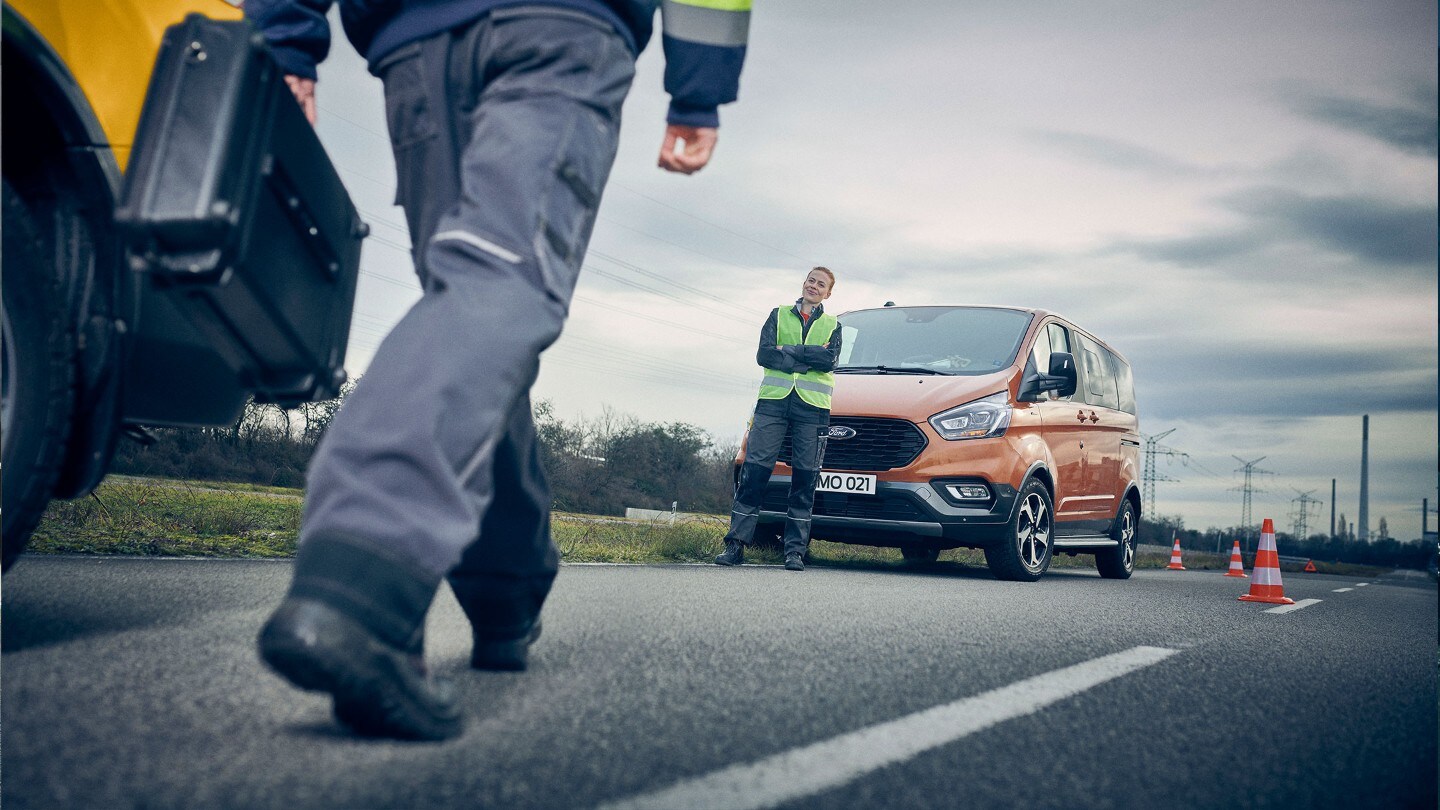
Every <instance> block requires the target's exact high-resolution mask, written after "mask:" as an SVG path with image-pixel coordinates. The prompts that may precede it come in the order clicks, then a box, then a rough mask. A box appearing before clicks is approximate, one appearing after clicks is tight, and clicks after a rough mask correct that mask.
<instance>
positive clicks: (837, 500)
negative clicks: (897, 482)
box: [760, 487, 928, 520]
mask: <svg viewBox="0 0 1440 810" xmlns="http://www.w3.org/2000/svg"><path fill="white" fill-rule="evenodd" d="M787 494H788V493H787V492H786V490H785V489H783V488H780V487H771V488H769V489H767V490H766V492H765V500H764V502H763V503H762V504H761V506H760V508H761V509H764V510H765V511H767V512H780V513H781V514H784V512H785V510H786V503H785V501H786V496H787ZM811 514H813V515H821V516H825V517H850V518H871V519H875V520H927V519H928V518H926V516H925V514H924V513H922V512H921V511H920V510H919V508H917V507H916V506H915V504H914V503H913V502H911V500H910V499H909V498H907V497H905V496H893V495H892V496H886V495H847V494H846V493H843V492H817V493H815V508H814V509H812V510H811Z"/></svg>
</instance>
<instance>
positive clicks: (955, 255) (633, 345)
mask: <svg viewBox="0 0 1440 810" xmlns="http://www.w3.org/2000/svg"><path fill="white" fill-rule="evenodd" d="M1436 26H1437V21H1436V4H1435V3H1434V2H1431V1H1430V0H1425V1H1423V2H1414V1H1406V2H1398V1H1393V0H1374V1H1373V2H1353V0H1343V1H1340V0H1295V1H1293V2H1279V3H1253V2H1205V3H1195V2H1166V1H1163V0H1144V1H1143V2H1142V1H1140V0H1135V1H1134V2H1118V1H1117V2H1103V1H1092V2H1085V3H1080V2H1023V1H1022V2H1014V0H1005V2H998V1H997V2H988V1H986V0H980V1H979V2H967V3H951V2H911V3H906V2H891V3H873V2H867V3H862V2H851V1H850V0H844V1H843V2H842V1H840V0H827V2H814V1H813V0H812V1H811V2H797V0H787V2H767V0H757V2H756V7H755V10H754V13H753V17H752V23H751V38H750V43H751V44H750V49H749V56H748V59H747V63H746V69H745V74H744V76H743V77H742V80H741V91H740V100H739V102H737V103H736V104H733V105H730V106H727V107H724V108H722V110H721V135H720V142H719V147H718V149H717V152H716V155H715V159H714V161H713V162H712V164H711V165H710V166H709V167H708V168H706V169H705V170H704V171H703V172H701V173H700V174H698V175H695V176H692V177H688V178H687V177H681V176H678V175H670V174H666V173H664V172H661V171H660V170H659V169H656V168H655V167H654V162H655V155H656V152H657V150H658V146H659V141H660V137H661V134H662V131H663V120H664V112H665V106H666V103H667V99H666V96H665V95H664V92H663V90H662V88H661V73H662V70H663V56H662V54H661V52H660V48H659V44H658V41H657V42H655V43H653V44H652V47H651V48H650V49H649V51H647V52H646V53H645V54H644V55H643V56H642V57H641V59H640V63H639V66H638V72H637V76H636V81H635V86H634V89H633V91H632V92H631V96H630V99H629V101H628V102H627V103H626V106H625V113H624V114H625V129H624V132H623V135H622V139H621V144H620V154H619V158H618V160H617V161H616V166H615V169H614V173H613V174H612V177H611V182H610V187H609V189H608V191H607V192H606V195H605V199H604V203H603V204H602V206H601V209H600V218H599V222H598V224H597V226H596V229H595V235H594V238H593V240H592V242H591V251H590V255H589V257H588V258H587V261H586V268H587V269H586V272H585V273H583V274H582V278H581V281H580V286H579V289H578V291H577V297H576V301H575V304H574V306H573V308H572V311H571V319H570V323H569V326H568V327H567V331H566V334H565V336H564V337H562V338H561V340H560V342H559V343H558V344H557V345H556V346H555V347H554V348H552V349H551V350H550V351H549V352H547V353H546V355H545V356H544V359H543V362H542V370H541V374H540V379H539V382H538V383H537V385H536V390H535V396H536V398H537V399H549V400H551V401H552V402H553V403H554V406H555V409H556V411H557V413H558V414H559V415H560V416H562V417H564V418H566V419H578V418H582V417H594V416H597V415H598V414H599V413H600V411H601V409H602V407H604V406H609V407H610V408H613V409H614V410H616V411H618V412H621V413H625V414H631V415H633V416H635V417H637V418H639V419H641V420H643V421H663V422H669V421H683V422H689V423H693V424H697V425H700V426H701V427H703V428H705V429H706V430H708V431H709V432H710V433H711V435H712V436H713V437H714V438H715V439H716V440H717V441H719V442H733V441H735V440H737V439H738V437H739V434H740V432H741V429H742V426H743V424H744V421H745V419H746V418H747V416H748V414H749V410H750V409H751V407H752V406H753V403H754V396H755V389H756V387H757V385H758V382H759V377H760V370H759V368H758V367H757V366H755V364H754V347H755V342H756V339H757V337H758V331H759V327H760V324H761V322H762V321H763V319H764V318H765V315H766V314H767V313H768V311H769V309H770V308H771V307H774V306H775V305H777V304H779V303H782V302H786V301H793V300H794V299H795V298H796V297H797V296H798V294H799V286H800V282H801V280H802V279H803V277H804V275H805V272H806V271H807V270H808V269H809V268H810V267H811V266H812V265H815V264H824V265H826V266H829V267H831V268H833V269H834V270H835V271H836V273H837V275H838V280H837V284H836V291H835V294H834V297H833V298H832V299H831V300H830V302H828V304H827V307H828V308H829V310H830V311H832V312H835V313H837V314H838V313H843V312H844V311H845V310H848V309H856V308H861V307H868V306H876V305H879V304H882V303H884V302H885V301H886V300H893V301H896V302H898V303H902V304H920V303H974V304H1009V305H1017V306H1034V307H1042V308H1046V309H1051V310H1055V311H1058V312H1060V313H1063V314H1065V315H1066V316H1067V317H1069V318H1071V319H1072V320H1074V321H1075V322H1077V323H1079V324H1080V325H1081V326H1083V327H1085V328H1086V329H1088V330H1090V331H1092V332H1094V333H1096V334H1098V335H1100V336H1101V337H1102V338H1104V339H1106V340H1107V341H1109V342H1110V343H1111V344H1112V345H1114V346H1115V347H1116V348H1117V349H1118V350H1119V351H1120V352H1121V353H1123V354H1125V355H1126V356H1127V357H1128V358H1129V359H1130V361H1131V363H1132V365H1133V366H1134V368H1135V379H1136V388H1137V394H1138V399H1139V404H1140V417H1141V423H1140V424H1141V430H1142V432H1144V433H1146V434H1148V435H1155V434H1158V433H1161V432H1163V431H1166V430H1170V429H1172V428H1173V429H1174V432H1173V433H1171V434H1170V435H1169V436H1167V437H1166V438H1165V439H1164V440H1163V441H1162V445H1163V446H1165V447H1168V448H1172V449H1174V450H1175V451H1177V452H1179V453H1185V454H1187V456H1186V457H1184V458H1183V459H1182V458H1181V457H1179V456H1162V457H1160V458H1159V459H1158V460H1157V468H1158V470H1159V471H1160V472H1161V473H1163V474H1165V475H1168V476H1170V477H1172V478H1176V479H1179V481H1178V482H1174V483H1161V484H1158V485H1157V493H1158V504H1157V511H1158V512H1159V513H1160V514H1167V515H1180V516H1182V517H1183V518H1184V520H1185V524H1186V526H1187V527H1190V528H1198V529H1204V528H1207V527H1210V526H1216V527H1228V526H1231V525H1235V524H1238V523H1239V521H1240V508H1241V506H1240V504H1241V496H1240V493H1239V492H1238V491H1234V488H1236V487H1238V486H1239V484H1240V483H1241V477H1240V476H1239V475H1238V474H1237V473H1235V472H1234V470H1235V469H1236V468H1237V467H1239V466H1240V464H1239V463H1238V462H1237V461H1236V458H1235V457H1237V456H1238V457H1239V458H1242V459H1245V460H1251V459H1256V458H1260V457H1262V456H1263V457H1264V460H1263V461H1261V462H1260V464H1259V465H1258V466H1259V467H1260V468H1262V469H1264V470H1267V471H1270V472H1271V473H1273V474H1271V475H1262V476H1259V477H1257V479H1256V484H1257V487H1260V488H1263V490H1264V491H1261V492H1256V493H1255V495H1254V501H1253V503H1254V506H1253V511H1254V516H1255V518H1256V520H1257V521H1258V520H1259V519H1260V518H1264V517H1271V518H1274V519H1275V520H1276V523H1277V525H1278V526H1279V527H1280V528H1282V530H1288V529H1289V527H1290V525H1291V523H1292V521H1293V517H1294V513H1295V511H1296V509H1297V503H1295V501H1294V499H1296V498H1297V497H1298V496H1299V493H1300V492H1306V491H1311V490H1313V493H1312V496H1311V497H1314V498H1318V499H1320V500H1321V501H1323V502H1324V503H1323V505H1321V506H1320V507H1319V508H1318V509H1315V508H1314V507H1312V509H1314V511H1312V514H1311V519H1310V526H1311V528H1312V531H1313V530H1315V528H1316V527H1319V528H1320V530H1322V531H1323V530H1327V529H1328V527H1329V521H1330V506H1331V505H1330V482H1331V479H1332V478H1334V479H1337V487H1338V497H1337V499H1336V500H1337V504H1336V506H1337V511H1339V512H1341V513H1344V515H1345V516H1346V517H1347V518H1348V520H1350V521H1355V520H1356V519H1357V517H1358V514H1357V513H1358V511H1359V477H1360V450H1361V440H1360V427H1361V415H1362V414H1367V413H1368V414H1370V430H1371V438H1370V510H1369V521H1370V526H1369V528H1370V530H1371V531H1372V532H1373V531H1375V530H1376V529H1377V528H1378V524H1379V520H1380V518H1382V517H1384V518H1386V519H1387V521H1388V524H1389V527H1390V530H1391V533H1392V534H1393V535H1395V536H1397V537H1399V538H1401V539H1411V538H1414V537H1418V536H1419V533H1420V524H1421V520H1420V504H1421V499H1423V498H1429V499H1430V508H1431V510H1432V512H1433V510H1435V508H1436V505H1437V490H1436V484H1437V458H1436V445H1437V435H1436V423H1437V374H1436V367H1437V349H1436V332H1437V304H1436V302H1437V289H1436V275H1437V273H1436V269H1437V268H1436V254H1437V249H1436V246H1437V227H1436V217H1437V210H1436V199H1437V188H1436V178H1437V163H1436V129H1437V124H1436V122H1437V109H1436V93H1437V77H1436V60H1437V45H1436ZM336 28H337V31H338V26H336ZM320 75H321V82H320V89H319V99H320V112H321V123H320V134H321V137H322V139H323V140H324V142H325V143H326V145H327V147H328V148H329V150H330V152H331V156H332V158H333V159H334V160H335V162H336V164H337V165H338V166H339V168H340V170H341V173H342V176H343V177H344V178H345V181H346V184H347V186H348V187H349V188H350V191H351V194H352V196H353V197H354V198H355V200H356V202H357V204H358V205H359V206H360V208H361V210H362V212H363V214H364V216H365V218H366V219H367V221H369V222H370V223H371V225H372V228H373V232H374V234H375V238H372V239H370V240H368V242H367V244H366V248H365V254H364V258H363V262H362V264H363V267H364V271H365V275H364V276H363V277H362V279H361V283H360V292H359V296H358V300H357V305H356V317H355V329H354V331H353V333H352V337H351V343H350V354H349V358H350V360H349V363H348V366H349V369H350V371H351V373H352V375H355V374H360V373H363V371H364V369H365V366H366V364H367V363H368V362H369V359H370V356H371V354H372V353H373V351H374V347H375V346H376V345H378V343H379V341H380V338H381V336H382V335H383V334H384V333H385V332H386V331H387V330H388V328H389V327H390V325H392V324H393V323H394V322H395V321H396V320H398V318H399V317H400V316H401V315H402V314H403V312H404V311H405V309H406V308H407V307H408V306H409V305H410V304H411V303H413V301H414V300H415V299H416V298H417V297H418V290H417V287H416V284H415V282H414V280H413V275H412V274H411V271H410V265H409V259H408V255H407V252H406V250H405V248H406V246H408V244H409V239H408V237H407V235H406V233H405V232H404V230H403V228H402V227H401V223H402V222H403V218H402V217H401V215H400V211H399V209H397V208H394V207H393V206H392V204H391V200H392V199H393V195H394V167H393V161H392V159H391V156H390V152H389V148H388V144H387V141H386V139H385V137H384V134H383V133H384V132H385V123H384V117H383V109H382V103H381V95H380V93H381V91H380V85H379V82H378V81H377V80H375V79H373V78H372V77H370V76H369V75H368V74H366V73H365V72H364V69H363V65H362V64H361V62H360V60H359V59H358V57H357V56H356V55H355V54H354V52H353V50H351V49H350V48H349V46H348V45H347V44H344V43H343V42H339V41H337V45H336V48H335V49H334V51H333V52H332V56H331V58H330V60H329V61H328V62H327V63H326V64H325V65H324V66H322V68H321V74H320ZM1436 523H1437V521H1436V518H1435V517H1434V515H1433V514H1432V516H1431V519H1430V523H1429V525H1430V528H1431V529H1432V530H1433V529H1435V527H1436Z"/></svg>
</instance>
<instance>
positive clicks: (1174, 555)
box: [1165, 534, 1185, 571]
mask: <svg viewBox="0 0 1440 810" xmlns="http://www.w3.org/2000/svg"><path fill="white" fill-rule="evenodd" d="M1165 567H1166V568H1167V569H1169V570H1171V571H1184V570H1185V566H1183V565H1181V564H1180V535H1178V534H1177V535H1175V548H1173V549H1171V550H1170V564H1169V565H1167V566H1165Z"/></svg>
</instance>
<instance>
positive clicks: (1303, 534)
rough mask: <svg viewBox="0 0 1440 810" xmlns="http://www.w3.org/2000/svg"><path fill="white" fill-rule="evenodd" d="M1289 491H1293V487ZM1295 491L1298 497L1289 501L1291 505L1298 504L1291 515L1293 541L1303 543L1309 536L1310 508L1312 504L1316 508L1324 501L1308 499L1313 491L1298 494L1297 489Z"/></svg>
mask: <svg viewBox="0 0 1440 810" xmlns="http://www.w3.org/2000/svg"><path fill="white" fill-rule="evenodd" d="M1291 489H1294V487H1291ZM1295 491H1296V492H1297V493H1299V495H1300V497H1298V498H1291V499H1290V502H1291V503H1298V504H1299V506H1297V507H1295V511H1294V512H1292V513H1291V517H1292V518H1293V521H1294V522H1293V523H1292V525H1293V526H1294V527H1295V539H1296V540H1299V541H1301V542H1304V541H1305V538H1307V537H1309V536H1310V535H1309V530H1310V506H1311V504H1314V505H1315V506H1316V507H1317V508H1318V507H1319V506H1320V504H1322V503H1324V501H1322V500H1320V499H1319V498H1312V497H1310V493H1312V492H1314V491H1315V490H1313V489H1312V490H1309V491H1308V492H1300V490H1298V489H1296V490H1295Z"/></svg>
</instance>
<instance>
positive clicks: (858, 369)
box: [835, 366, 951, 377]
mask: <svg viewBox="0 0 1440 810" xmlns="http://www.w3.org/2000/svg"><path fill="white" fill-rule="evenodd" d="M870 372H874V373H877V374H932V375H939V376H941V377H949V376H951V374H950V372H948V371H936V370H935V369H933V368H925V367H924V366H839V367H837V368H836V369H835V373H836V374H866V373H870Z"/></svg>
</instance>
